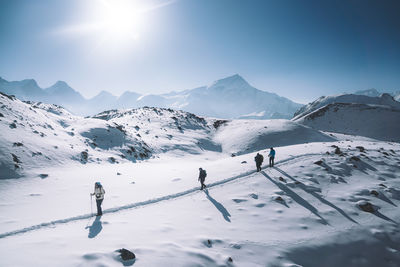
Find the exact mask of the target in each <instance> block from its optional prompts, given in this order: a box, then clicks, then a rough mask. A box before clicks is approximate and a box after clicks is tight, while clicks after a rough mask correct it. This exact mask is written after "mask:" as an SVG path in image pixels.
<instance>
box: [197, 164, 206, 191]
mask: <svg viewBox="0 0 400 267" xmlns="http://www.w3.org/2000/svg"><path fill="white" fill-rule="evenodd" d="M199 171H200V173H199V179H198V180H199V181H200V183H201V188H200V190H203V189H204V188H206V185H205V184H204V181H205V180H206V176H207V172H206V170H203V169H202V168H199Z"/></svg>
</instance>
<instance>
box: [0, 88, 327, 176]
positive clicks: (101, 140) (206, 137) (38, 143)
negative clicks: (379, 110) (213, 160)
mask: <svg viewBox="0 0 400 267" xmlns="http://www.w3.org/2000/svg"><path fill="white" fill-rule="evenodd" d="M0 103H1V108H0V112H1V113H0V117H1V118H0V130H1V132H2V135H1V137H0V147H1V151H0V165H1V166H2V168H1V172H0V178H13V177H18V176H21V175H23V173H24V172H25V171H26V170H28V169H35V168H42V167H44V166H48V165H49V164H51V165H63V164H67V163H68V164H70V163H79V164H81V163H83V164H86V163H90V162H94V163H98V164H100V163H102V162H110V163H121V162H135V161H136V160H141V159H147V158H149V157H150V156H151V155H152V156H154V157H158V156H159V155H161V154H164V153H167V154H171V153H172V154H173V156H187V155H196V154H201V153H203V152H205V151H209V152H214V153H222V154H225V155H232V154H234V155H240V154H245V153H250V152H254V151H257V150H260V149H265V148H267V147H270V146H278V145H279V146H280V145H292V144H298V143H304V142H322V141H332V140H333V139H332V137H329V136H327V135H325V134H323V133H321V132H319V131H317V130H313V129H311V128H309V127H307V126H303V125H301V124H298V123H295V122H291V121H288V120H232V121H228V120H218V119H212V118H202V117H198V116H196V115H194V114H192V113H188V112H185V111H176V110H173V109H166V108H150V107H144V108H138V109H126V110H109V111H104V112H101V113H99V114H97V115H95V116H93V117H86V118H83V117H79V116H74V115H72V114H70V113H69V112H68V111H66V110H65V109H63V108H62V107H60V106H56V105H50V104H43V103H40V102H39V103H37V102H22V101H20V100H18V99H16V98H15V97H12V96H8V95H5V94H1V95H0Z"/></svg>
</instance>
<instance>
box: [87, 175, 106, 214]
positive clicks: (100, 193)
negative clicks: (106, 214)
mask: <svg viewBox="0 0 400 267" xmlns="http://www.w3.org/2000/svg"><path fill="white" fill-rule="evenodd" d="M105 193H106V191H104V188H103V186H102V185H101V183H100V182H96V183H95V184H94V193H91V194H90V195H91V196H96V205H97V215H96V216H101V215H103V211H102V210H101V203H103V200H104V194H105Z"/></svg>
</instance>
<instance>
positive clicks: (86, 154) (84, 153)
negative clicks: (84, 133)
mask: <svg viewBox="0 0 400 267" xmlns="http://www.w3.org/2000/svg"><path fill="white" fill-rule="evenodd" d="M88 158H89V154H88V153H87V152H86V151H82V152H81V161H82V162H87V160H88Z"/></svg>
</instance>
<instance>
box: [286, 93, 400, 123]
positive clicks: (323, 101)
mask: <svg viewBox="0 0 400 267" xmlns="http://www.w3.org/2000/svg"><path fill="white" fill-rule="evenodd" d="M332 103H354V104H366V105H381V106H388V107H391V108H396V109H400V103H399V102H397V101H395V100H394V99H393V97H392V96H390V95H389V94H382V95H381V96H380V97H370V96H365V95H353V94H344V95H335V96H322V97H320V98H318V99H317V100H315V101H313V102H311V103H309V104H307V105H305V106H303V107H302V108H300V109H299V110H298V111H296V113H295V114H294V117H293V120H298V119H300V118H302V117H304V116H306V115H307V114H310V113H311V112H313V111H316V110H317V109H319V108H321V107H323V106H325V105H328V104H332Z"/></svg>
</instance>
